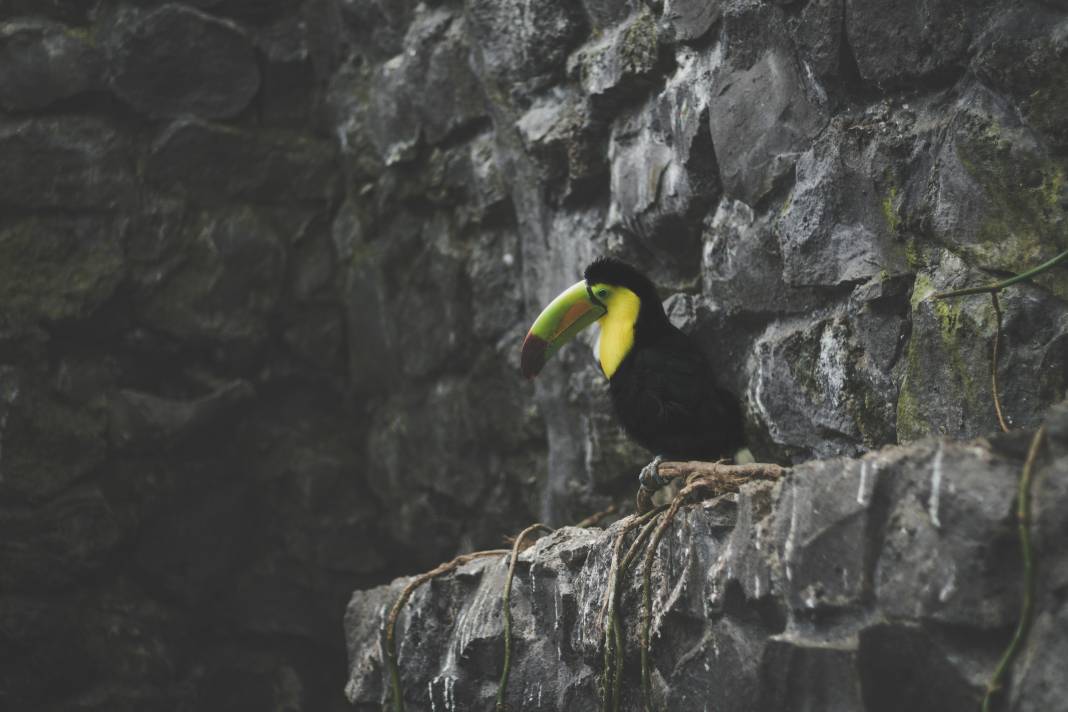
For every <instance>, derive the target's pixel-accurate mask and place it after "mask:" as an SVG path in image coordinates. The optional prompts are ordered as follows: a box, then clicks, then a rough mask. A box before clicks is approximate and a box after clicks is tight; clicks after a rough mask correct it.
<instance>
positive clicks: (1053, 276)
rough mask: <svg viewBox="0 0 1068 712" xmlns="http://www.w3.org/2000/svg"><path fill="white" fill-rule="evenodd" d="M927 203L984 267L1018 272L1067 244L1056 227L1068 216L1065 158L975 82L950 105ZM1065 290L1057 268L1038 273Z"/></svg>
mask: <svg viewBox="0 0 1068 712" xmlns="http://www.w3.org/2000/svg"><path fill="white" fill-rule="evenodd" d="M954 109H955V112H954V117H953V119H952V122H951V123H950V125H949V131H948V132H947V136H946V140H945V142H944V143H943V144H942V145H941V146H940V147H939V150H938V154H937V158H936V160H937V163H936V165H937V166H938V170H937V171H936V172H934V173H933V175H931V177H930V181H931V183H933V185H932V186H931V188H933V190H931V194H932V198H931V201H930V203H929V207H928V206H926V205H925V206H923V207H925V208H927V209H929V210H930V212H931V223H932V228H933V230H934V231H935V233H936V235H937V236H938V237H939V238H940V239H945V240H947V241H948V243H949V244H951V245H953V247H954V248H955V249H956V250H957V251H958V252H960V253H962V254H963V255H964V256H965V257H966V258H967V259H968V261H969V263H970V264H973V265H975V266H976V267H981V268H984V269H994V270H1003V271H1008V272H1014V273H1019V272H1023V271H1026V270H1027V269H1028V268H1029V266H1033V265H1037V264H1040V263H1041V262H1044V261H1045V260H1047V259H1049V258H1051V257H1053V256H1054V255H1056V254H1058V253H1059V252H1061V251H1063V250H1064V249H1066V248H1068V242H1066V240H1065V238H1064V236H1063V234H1062V233H1061V232H1059V229H1060V226H1061V225H1063V224H1065V222H1066V220H1068V187H1066V185H1068V184H1066V183H1065V180H1064V175H1065V166H1064V165H1063V162H1061V161H1059V160H1057V159H1055V158H1052V157H1049V156H1047V155H1045V153H1044V152H1043V150H1042V148H1041V143H1040V139H1039V138H1038V137H1037V136H1035V134H1034V132H1033V131H1032V130H1031V129H1030V127H1028V126H1027V125H1026V124H1021V123H1020V122H1019V121H1018V120H1017V119H1016V118H1015V116H1014V115H1013V114H1012V113H1011V110H1010V109H1009V108H1008V107H1007V106H1005V105H1004V104H1003V103H1002V102H1001V101H1000V100H999V99H998V98H997V97H996V96H994V95H992V94H991V93H990V92H989V91H987V90H986V89H985V88H984V87H982V86H980V85H973V86H969V87H968V90H967V91H966V92H965V93H964V94H963V96H961V98H960V99H959V100H958V102H957V104H956V106H955V107H954ZM1037 281H1038V283H1039V284H1042V285H1043V286H1045V287H1046V288H1047V289H1049V290H1050V291H1052V292H1053V294H1055V295H1057V296H1058V297H1060V298H1062V299H1064V298H1066V297H1068V278H1066V277H1065V276H1064V274H1063V273H1061V272H1059V271H1055V272H1050V273H1048V274H1046V275H1042V276H1039V277H1038V279H1037Z"/></svg>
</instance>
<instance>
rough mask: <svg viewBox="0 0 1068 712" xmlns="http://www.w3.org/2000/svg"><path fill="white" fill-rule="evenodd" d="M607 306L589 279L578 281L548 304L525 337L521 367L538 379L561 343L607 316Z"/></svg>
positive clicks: (529, 376) (526, 373) (525, 374)
mask: <svg viewBox="0 0 1068 712" xmlns="http://www.w3.org/2000/svg"><path fill="white" fill-rule="evenodd" d="M606 311H607V310H606V309H605V308H604V305H603V304H601V303H600V302H598V301H597V300H596V299H594V297H593V295H591V294H590V291H589V289H588V288H587V286H586V281H585V280H583V281H581V282H576V283H575V284H573V285H571V286H570V287H568V288H567V289H565V290H564V291H563V292H562V293H561V294H560V296H558V297H557V298H556V299H554V300H553V301H552V303H551V304H549V306H547V307H545V309H544V310H543V311H542V313H541V314H540V315H539V316H538V318H537V319H536V320H535V321H534V325H533V326H532V327H530V331H529V332H527V338H526V339H524V340H523V350H522V352H521V354H520V359H519V362H520V368H521V369H522V371H523V375H524V376H526V377H527V378H534V376H537V375H538V372H539V371H541V369H542V366H544V365H545V363H546V362H547V361H548V360H549V359H550V358H552V357H553V354H555V353H556V352H557V351H558V350H559V349H560V347H561V346H563V345H564V344H566V343H567V342H568V341H570V340H571V339H573V338H575V335H576V334H578V333H579V332H580V331H582V330H583V329H585V328H586V327H587V326H589V325H590V324H592V323H593V322H595V321H597V320H598V319H600V318H601V317H602V316H604V315H605V312H606Z"/></svg>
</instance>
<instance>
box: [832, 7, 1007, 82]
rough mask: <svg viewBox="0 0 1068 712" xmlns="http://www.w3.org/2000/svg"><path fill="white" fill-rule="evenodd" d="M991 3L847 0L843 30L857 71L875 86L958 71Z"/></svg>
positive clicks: (954, 74)
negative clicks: (962, 3)
mask: <svg viewBox="0 0 1068 712" xmlns="http://www.w3.org/2000/svg"><path fill="white" fill-rule="evenodd" d="M989 7H990V3H987V2H980V3H976V4H974V5H969V6H967V7H965V6H962V5H958V4H957V3H955V2H952V1H951V0H939V1H938V2H932V3H920V2H915V1H914V0H894V2H889V3H884V2H878V1H877V0H847V2H846V12H845V33H846V36H847V38H848V41H849V43H850V47H851V49H852V51H853V55H854V57H855V58H856V61H857V66H858V67H859V69H860V75H861V77H863V78H864V79H865V80H866V81H869V82H872V83H874V84H876V85H877V86H879V87H891V86H894V85H902V84H908V83H912V82H915V81H916V80H917V79H919V78H921V77H930V76H932V75H933V76H935V77H939V75H942V76H945V75H949V76H956V75H959V74H960V73H961V72H962V71H963V69H964V67H965V65H966V64H967V62H966V56H967V54H966V53H967V50H968V44H969V42H970V40H971V38H972V34H973V33H974V32H975V28H976V26H977V25H979V23H980V22H982V20H983V19H984V17H985V16H986V14H987V12H988V8H989Z"/></svg>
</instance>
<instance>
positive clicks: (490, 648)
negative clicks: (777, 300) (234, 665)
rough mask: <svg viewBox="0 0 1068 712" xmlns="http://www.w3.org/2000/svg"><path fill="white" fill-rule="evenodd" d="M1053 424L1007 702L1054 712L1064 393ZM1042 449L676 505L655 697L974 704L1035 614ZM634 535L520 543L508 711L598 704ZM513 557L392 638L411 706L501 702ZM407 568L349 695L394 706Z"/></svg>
mask: <svg viewBox="0 0 1068 712" xmlns="http://www.w3.org/2000/svg"><path fill="white" fill-rule="evenodd" d="M1048 433H1049V436H1048V440H1047V442H1046V444H1045V447H1044V448H1043V449H1042V450H1041V454H1040V458H1039V460H1038V462H1037V466H1036V469H1035V470H1034V485H1033V487H1034V489H1033V503H1034V508H1033V512H1034V522H1035V528H1034V532H1035V536H1034V547H1035V552H1036V557H1037V560H1038V562H1039V567H1040V572H1041V573H1040V574H1039V583H1038V586H1037V589H1036V598H1035V610H1036V623H1035V625H1034V628H1033V629H1032V631H1031V634H1030V637H1029V638H1028V640H1027V643H1026V645H1025V646H1024V648H1023V649H1022V650H1021V652H1020V656H1019V658H1018V660H1017V663H1016V668H1015V672H1014V674H1013V677H1012V680H1013V683H1012V686H1011V688H1010V689H1009V693H1008V697H1007V699H1008V705H1007V707H1006V708H1005V709H1012V710H1031V709H1045V708H1048V707H1049V706H1051V705H1052V706H1054V707H1055V706H1056V705H1057V704H1059V700H1061V699H1063V695H1064V694H1065V684H1066V683H1065V680H1064V679H1063V676H1061V675H1060V674H1059V672H1054V670H1053V669H1052V667H1051V666H1050V665H1049V664H1048V662H1047V661H1050V660H1055V659H1058V657H1059V656H1060V655H1061V654H1062V653H1063V650H1064V646H1065V643H1066V638H1065V633H1064V629H1063V616H1064V614H1065V606H1064V590H1065V589H1064V585H1065V578H1064V577H1065V574H1066V572H1068V566H1066V564H1068V560H1066V559H1065V557H1064V554H1063V550H1062V547H1061V545H1060V544H1061V539H1060V537H1061V536H1062V534H1063V532H1064V530H1065V527H1066V526H1068V515H1066V511H1068V510H1066V505H1068V499H1066V498H1068V486H1066V483H1068V407H1066V406H1064V405H1061V406H1058V407H1057V408H1056V409H1055V410H1054V411H1053V412H1052V415H1051V417H1050V419H1049V423H1048ZM1027 444H1028V438H1027V434H1026V433H1016V434H1013V435H1012V436H999V437H998V438H996V439H994V440H992V441H988V440H971V441H950V440H945V439H939V440H932V439H925V440H922V441H919V442H917V443H914V444H910V445H906V446H896V447H889V448H885V449H882V450H878V451H875V452H872V453H869V454H867V455H865V456H864V457H862V458H859V459H851V458H836V459H831V460H823V461H819V462H810V463H805V464H803V465H799V466H797V467H796V468H794V469H793V471H792V473H791V474H790V475H788V477H787V478H786V479H785V480H783V481H782V482H781V483H777V484H774V485H773V484H771V483H752V484H747V485H743V487H742V489H741V491H740V493H738V494H737V495H726V496H723V497H719V498H717V499H713V500H708V501H706V502H703V503H699V504H696V505H693V506H689V507H686V508H684V509H682V510H680V513H679V515H678V516H677V518H676V519H675V521H674V522H673V524H672V527H671V529H670V530H669V531H668V534H667V535H666V536H665V538H664V539H663V540H662V541H661V543H660V546H659V549H658V551H657V558H656V560H655V563H654V566H653V573H652V578H651V584H652V640H653V654H652V657H651V660H652V666H653V667H652V672H651V675H652V681H653V682H652V684H653V689H654V699H655V702H654V707H655V708H656V709H664V710H702V709H715V710H737V711H738V712H755V711H758V710H760V711H763V710H766V711H767V712H779V711H781V710H807V709H820V710H854V711H857V712H861V711H863V712H882V711H883V710H886V711H889V710H905V709H908V710H932V711H934V710H950V711H954V712H956V711H958V710H959V711H960V712H966V711H972V710H975V709H977V708H978V707H979V701H980V700H981V698H982V694H983V692H984V690H985V685H986V681H987V680H988V678H989V675H990V674H991V672H992V671H993V668H994V665H995V664H996V662H997V660H998V658H999V657H1000V654H1001V651H1002V650H1003V649H1004V646H1005V645H1006V644H1007V641H1008V639H1009V637H1010V635H1011V632H1012V629H1013V628H1014V626H1015V622H1016V620H1017V617H1018V615H1019V607H1020V597H1021V592H1022V589H1023V585H1022V577H1021V564H1020V556H1019V550H1018V547H1019V544H1018V541H1017V538H1016V533H1015V532H1016V529H1015V525H1014V515H1013V512H1014V505H1015V502H1014V497H1013V493H1014V492H1015V484H1016V481H1017V479H1018V477H1019V472H1020V470H1021V468H1022V461H1023V454H1024V452H1025V451H1026V448H1027ZM618 531H619V525H618V524H617V525H614V526H611V527H609V528H607V529H605V530H601V529H592V530H582V529H575V528H572V527H564V528H561V529H558V530H557V531H556V532H554V533H552V534H550V535H547V536H544V537H543V538H541V539H540V540H539V541H538V542H537V543H536V544H535V545H534V546H533V547H531V548H529V549H527V550H526V551H524V552H523V553H522V554H521V555H520V557H519V563H518V566H517V568H516V578H515V582H514V585H513V588H512V603H511V609H512V615H513V624H512V630H513V658H512V660H513V662H512V667H511V675H510V678H509V685H508V694H507V697H506V701H507V704H508V709H510V710H516V711H517V712H518V711H520V710H579V709H581V710H593V709H600V706H599V690H600V687H599V685H600V680H601V676H602V674H603V669H604V658H603V654H602V652H601V645H602V641H603V637H602V636H603V630H604V629H603V624H602V623H601V621H602V610H603V609H602V606H603V604H604V600H605V599H604V594H605V589H606V586H607V581H608V570H609V564H610V562H611V557H612V554H611V550H612V542H613V540H614V538H615V536H616V535H617V533H618ZM635 533H636V531H635ZM631 536H633V534H632V535H631ZM507 558H508V557H501V558H492V559H490V558H487V559H481V560H478V561H476V562H473V563H470V564H467V565H465V566H463V567H462V568H460V569H459V570H457V571H456V572H454V573H451V574H448V575H446V576H444V577H442V578H440V579H437V580H435V581H433V582H431V583H430V584H428V585H426V586H424V587H422V588H420V589H418V590H417V592H416V593H415V594H414V595H413V596H412V599H411V601H410V602H409V604H408V606H407V608H406V609H405V611H404V612H403V613H402V615H401V616H400V618H399V623H398V644H397V647H398V652H399V660H400V667H401V671H402V674H401V679H402V684H403V688H404V691H405V699H406V703H407V707H408V709H411V710H413V711H414V710H467V709H472V710H474V709H479V710H483V709H492V708H493V707H494V700H495V699H496V693H497V682H498V680H499V676H500V674H501V664H502V663H501V661H502V660H503V650H504V643H503V638H502V635H503V633H502V615H501V610H502V609H501V606H502V603H501V593H502V589H503V584H504V579H505V576H506V572H507V570H508V566H507ZM640 560H641V559H639V561H640ZM640 570H641V567H640V565H636V566H633V567H632V569H631V571H630V575H629V576H628V577H627V578H626V579H625V582H624V585H623V587H622V599H621V600H622V604H621V605H622V608H621V611H622V612H621V619H622V624H623V627H624V638H625V644H624V648H625V651H626V654H625V658H624V667H623V670H624V673H623V675H624V678H623V680H624V682H623V692H622V695H623V697H622V709H624V710H638V709H642V707H641V705H640V701H639V685H640V666H639V653H638V651H639V630H640V622H639V621H640V613H639V611H640V606H641V603H640V601H641V584H640V580H641V576H640ZM406 582H407V580H406V579H401V580H398V581H395V582H394V583H393V584H391V585H389V586H382V587H379V588H375V589H371V590H369V591H361V592H357V593H356V594H354V595H353V597H352V600H351V601H350V603H349V608H348V613H347V615H346V632H347V634H348V643H349V653H350V678H349V684H348V688H347V692H348V695H349V699H350V700H352V702H353V703H354V705H355V709H358V710H367V711H368V712H369V711H370V710H378V709H381V708H382V705H383V703H386V702H387V701H388V700H389V699H390V698H389V693H388V685H386V686H385V687H384V684H385V680H386V679H388V678H387V677H386V676H385V674H384V670H383V664H382V650H383V647H382V646H383V642H382V626H383V622H384V618H385V612H386V611H388V610H389V608H390V607H391V606H392V605H393V602H394V601H395V600H396V598H397V596H398V595H399V593H400V590H401V588H402V586H403V584H405V583H406ZM387 706H388V705H387Z"/></svg>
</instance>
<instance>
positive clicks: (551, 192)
mask: <svg viewBox="0 0 1068 712" xmlns="http://www.w3.org/2000/svg"><path fill="white" fill-rule="evenodd" d="M1066 17H1068V6H1066V5H1065V3H1064V2H1063V0H1056V1H1054V0H1048V1H1047V2H1025V3H1019V4H1015V5H1011V6H1003V5H999V4H996V3H992V2H981V3H979V4H975V3H963V2H959V1H957V0H942V1H940V2H937V3H933V4H932V3H920V2H913V1H911V0H907V1H903V2H900V3H897V4H894V5H893V6H892V7H889V8H888V7H887V6H886V4H885V3H881V2H874V1H873V0H836V1H828V0H807V1H806V0H796V1H795V2H757V1H755V0H753V1H749V2H743V1H740V0H735V1H723V2H691V1H689V0H668V1H666V2H663V3H654V4H650V5H646V4H642V3H639V2H637V1H636V0H635V1H633V2H632V1H629V0H583V1H582V2H573V1H572V0H539V2H534V3H531V2H520V1H519V0H466V1H465V2H463V3H461V2H459V1H458V0H456V1H453V2H445V1H434V2H426V3H415V2H412V1H411V0H264V1H261V2H250V1H249V0H186V1H185V2H170V3H168V2H164V1H162V0H118V1H116V2H101V1H100V0H0V706H7V707H12V708H14V709H43V710H47V709H83V710H105V709H106V710H122V709H136V710H142V709H160V710H167V709H197V710H213V709H226V710H233V709H242V708H247V709H256V710H261V709H315V710H321V709H332V708H339V709H340V708H343V707H344V705H345V703H344V701H343V699H342V697H341V694H340V689H341V687H342V685H343V679H344V663H343V657H344V652H343V642H342V640H341V636H340V634H339V630H338V620H339V617H340V611H341V610H342V608H343V602H344V601H345V599H346V597H347V595H348V593H349V591H351V590H352V589H353V588H354V587H357V586H369V585H374V584H377V583H380V582H382V581H385V580H388V579H389V578H390V577H391V576H394V575H398V574H401V573H409V572H411V571H414V570H418V569H423V568H428V567H429V566H431V565H432V564H434V563H436V562H438V561H440V560H442V559H444V558H447V557H448V556H450V555H451V554H453V553H454V552H456V551H457V550H469V549H471V548H477V547H484V546H488V545H493V544H496V543H497V542H499V540H500V537H501V535H502V534H504V533H506V532H514V531H516V530H518V529H519V528H520V527H521V526H522V525H523V524H525V523H527V522H529V521H531V520H533V519H536V518H542V519H545V520H548V521H552V522H557V523H560V522H567V521H575V520H577V519H579V518H581V517H582V516H585V515H586V514H588V513H589V512H590V511H593V510H595V509H599V508H600V507H602V506H603V505H604V504H606V503H607V502H608V501H609V500H610V499H612V498H613V497H617V496H619V495H621V494H623V493H629V492H630V491H631V490H632V487H633V478H634V476H635V472H636V467H637V466H638V465H639V464H641V462H642V461H643V460H644V459H645V458H646V457H647V454H646V453H643V452H641V451H639V450H638V449H637V448H635V447H634V446H632V445H630V444H628V443H627V442H626V441H625V440H624V439H623V438H622V437H621V435H620V433H619V431H618V429H617V427H616V425H615V423H614V421H613V419H612V417H611V415H610V413H609V412H608V403H607V398H606V391H605V386H604V383H603V380H602V379H601V377H600V374H599V373H598V372H597V371H596V368H595V366H594V365H593V362H592V360H591V359H590V357H589V353H588V349H587V348H586V347H585V346H584V345H582V344H578V345H576V346H574V347H572V348H570V349H567V350H565V352H563V353H561V354H560V357H559V359H558V361H559V362H558V363H555V364H553V367H552V368H550V369H547V371H546V372H545V373H544V374H543V375H542V376H541V377H539V379H538V381H537V383H536V384H534V385H530V384H527V383H523V382H521V380H520V379H519V378H518V377H517V372H518V364H517V363H516V361H517V355H518V354H517V351H518V344H519V342H520V340H521V337H522V335H523V333H524V331H525V329H526V326H527V325H528V323H529V321H530V320H531V319H532V317H533V316H534V314H535V313H536V312H537V310H538V309H539V308H540V307H541V306H542V305H543V304H544V303H545V301H546V300H547V299H548V298H550V297H552V296H553V295H554V294H555V293H556V292H557V290H558V289H559V288H561V287H563V286H565V285H567V284H570V283H571V282H572V281H573V280H574V279H576V277H577V275H578V274H579V273H580V272H581V268H582V267H583V266H584V265H585V263H586V262H588V261H589V260H590V259H591V258H592V257H593V256H594V255H597V254H601V253H604V252H612V253H615V254H619V255H621V256H623V257H625V258H627V259H630V260H632V261H634V262H635V263H638V264H641V265H643V266H644V267H645V268H646V269H647V270H648V271H649V272H650V273H651V274H652V276H653V277H654V278H655V279H656V281H657V282H658V283H659V284H660V285H661V286H662V288H663V290H664V296H665V297H667V298H668V306H669V308H670V312H671V314H672V315H673V318H675V319H677V321H678V322H679V323H680V324H682V325H684V326H685V327H686V328H688V329H690V330H691V331H692V332H694V333H695V334H697V336H698V337H699V338H700V339H701V340H702V341H703V343H704V344H705V346H706V347H707V349H708V351H709V353H710V355H711V356H712V357H713V359H714V361H715V363H716V365H717V368H718V371H719V373H720V374H721V378H722V381H723V385H724V386H725V387H726V388H728V389H729V390H731V391H732V392H733V393H735V394H737V395H738V396H739V398H740V399H741V400H742V401H743V402H744V404H745V405H746V410H747V427H748V429H749V431H750V434H751V441H752V447H753V450H754V452H755V453H756V454H757V455H758V456H760V457H761V458H765V459H778V460H781V461H800V460H804V459H808V458H812V457H827V456H832V455H858V454H860V453H862V452H864V451H865V450H867V449H869V448H874V447H877V446H880V445H884V444H887V443H893V442H895V441H898V440H900V441H905V440H910V439H914V438H919V437H921V436H924V435H928V434H935V433H941V434H946V435H951V436H956V437H966V436H972V435H976V434H979V433H984V432H988V431H990V430H992V429H993V427H994V419H993V412H992V410H991V408H990V386H989V378H988V368H989V359H990V343H991V342H990V337H991V336H992V333H993V312H992V310H991V307H990V305H989V302H988V301H987V300H985V299H984V298H982V297H976V298H969V299H967V300H962V301H959V302H946V303H941V302H933V301H931V300H930V299H928V297H929V296H930V294H931V293H932V292H933V291H935V290H938V289H943V288H946V287H950V286H962V285H965V284H973V283H976V282H982V281H986V280H988V279H991V278H992V277H993V276H995V275H1000V274H1004V273H1008V272H1015V271H1020V270H1022V269H1024V268H1026V267H1029V266H1031V265H1033V264H1035V263H1037V262H1039V261H1041V260H1043V259H1045V258H1048V257H1051V256H1053V255H1054V254H1056V253H1058V252H1059V251H1061V250H1063V249H1064V248H1065V247H1068V244H1065V240H1066V239H1068V238H1066V236H1065V212H1066V211H1068V183H1066V181H1065V172H1066V170H1068V162H1066V153H1065V152H1066V148H1068V134H1066V133H1065V129H1064V122H1063V116H1064V115H1065V107H1066V104H1065V101H1066V98H1065V92H1066V88H1065V87H1066V85H1068V82H1066V81H1065V77H1066V76H1068V74H1066V72H1068V69H1066V68H1068V54H1066V52H1068V49H1066V47H1068V44H1066V43H1068V39H1066V37H1068V24H1066V23H1068V20H1066ZM1064 274H1065V273H1064V271H1063V269H1060V270H1058V271H1055V272H1050V273H1047V274H1046V275H1044V276H1043V277H1041V278H1039V279H1038V280H1037V283H1036V284H1033V285H1022V286H1019V287H1015V288H1013V289H1012V290H1010V291H1009V292H1007V293H1006V295H1005V297H1004V298H1003V300H1002V301H1003V307H1004V310H1005V315H1006V316H1005V339H1004V342H1003V348H1002V359H1001V362H1000V363H1001V365H1000V373H1001V379H1002V383H1003V384H1004V385H1003V391H1004V392H1003V397H1004V402H1005V409H1006V411H1007V413H1008V415H1009V417H1010V419H1011V420H1012V422H1013V423H1014V425H1019V426H1028V425H1033V424H1034V423H1035V422H1037V419H1038V417H1039V415H1040V414H1041V413H1042V412H1043V411H1044V410H1045V409H1046V408H1047V407H1048V405H1049V404H1050V403H1052V402H1054V401H1056V400H1058V399H1060V398H1061V397H1063V394H1064V391H1065V387H1066V385H1068V336H1066V334H1068V304H1066V301H1065V300H1066V298H1068V281H1066V278H1065V276H1064Z"/></svg>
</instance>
